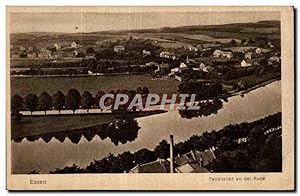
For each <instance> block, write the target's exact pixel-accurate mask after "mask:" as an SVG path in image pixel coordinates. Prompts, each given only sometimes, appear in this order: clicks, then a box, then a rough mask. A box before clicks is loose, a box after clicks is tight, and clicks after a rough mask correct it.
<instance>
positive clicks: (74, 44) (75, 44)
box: [71, 42, 79, 48]
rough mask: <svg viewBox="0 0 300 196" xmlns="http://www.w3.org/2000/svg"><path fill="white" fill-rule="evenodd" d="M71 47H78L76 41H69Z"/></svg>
mask: <svg viewBox="0 0 300 196" xmlns="http://www.w3.org/2000/svg"><path fill="white" fill-rule="evenodd" d="M71 48H79V44H78V43H76V42H72V43H71Z"/></svg>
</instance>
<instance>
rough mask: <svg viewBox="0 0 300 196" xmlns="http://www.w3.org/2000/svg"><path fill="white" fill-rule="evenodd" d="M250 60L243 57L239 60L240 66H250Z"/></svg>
mask: <svg viewBox="0 0 300 196" xmlns="http://www.w3.org/2000/svg"><path fill="white" fill-rule="evenodd" d="M252 62H253V61H251V60H250V59H244V60H243V61H242V62H241V67H251V66H252Z"/></svg>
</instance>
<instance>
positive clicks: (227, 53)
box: [213, 49, 233, 59]
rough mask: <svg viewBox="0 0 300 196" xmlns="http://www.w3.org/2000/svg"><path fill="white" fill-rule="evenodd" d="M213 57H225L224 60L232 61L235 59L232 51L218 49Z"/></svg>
mask: <svg viewBox="0 0 300 196" xmlns="http://www.w3.org/2000/svg"><path fill="white" fill-rule="evenodd" d="M213 57H215V58H220V57H223V58H228V59H231V58H232V57H233V53H232V51H230V50H224V51H222V50H219V49H216V50H215V51H214V52H213Z"/></svg>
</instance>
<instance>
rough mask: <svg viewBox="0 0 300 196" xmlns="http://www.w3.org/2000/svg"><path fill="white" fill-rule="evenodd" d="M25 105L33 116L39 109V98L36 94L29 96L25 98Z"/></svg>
mask: <svg viewBox="0 0 300 196" xmlns="http://www.w3.org/2000/svg"><path fill="white" fill-rule="evenodd" d="M24 104H25V107H26V109H27V110H29V111H30V112H31V115H32V112H33V111H35V110H36V109H37V108H38V97H37V96H36V94H28V95H27V96H26V97H25V101H24Z"/></svg>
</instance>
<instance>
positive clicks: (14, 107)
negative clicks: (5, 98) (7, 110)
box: [11, 95, 24, 121]
mask: <svg viewBox="0 0 300 196" xmlns="http://www.w3.org/2000/svg"><path fill="white" fill-rule="evenodd" d="M23 102H24V99H23V97H21V96H20V95H14V96H13V97H12V98H11V115H12V116H14V117H15V119H16V120H17V121H18V120H20V119H21V114H20V111H21V110H22V109H23Z"/></svg>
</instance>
